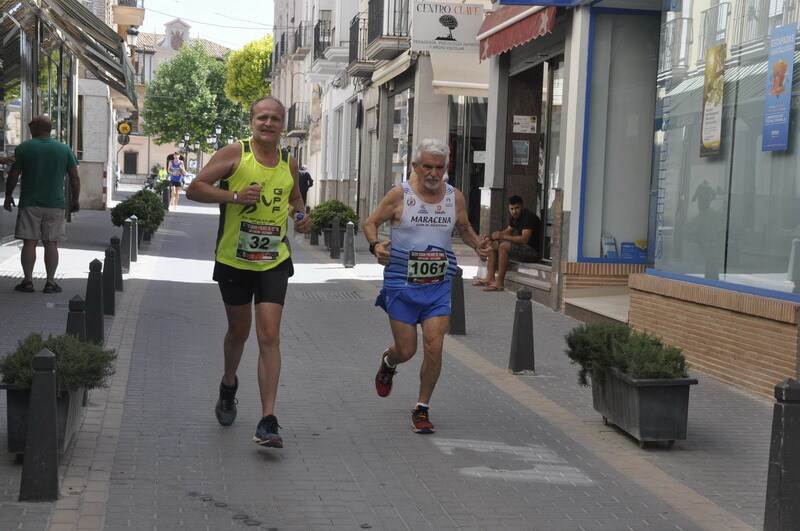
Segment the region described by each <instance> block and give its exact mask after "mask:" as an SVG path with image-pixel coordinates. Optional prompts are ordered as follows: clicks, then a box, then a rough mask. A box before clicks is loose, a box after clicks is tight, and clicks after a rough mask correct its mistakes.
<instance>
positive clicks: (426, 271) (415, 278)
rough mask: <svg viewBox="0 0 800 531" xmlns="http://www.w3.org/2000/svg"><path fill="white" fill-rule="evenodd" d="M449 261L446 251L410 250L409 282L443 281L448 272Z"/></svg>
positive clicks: (429, 282)
mask: <svg viewBox="0 0 800 531" xmlns="http://www.w3.org/2000/svg"><path fill="white" fill-rule="evenodd" d="M447 263H448V262H447V254H445V252H444V251H410V252H409V253H408V282H409V283H411V284H435V283H437V282H442V281H444V276H445V273H447Z"/></svg>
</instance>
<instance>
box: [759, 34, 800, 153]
mask: <svg viewBox="0 0 800 531" xmlns="http://www.w3.org/2000/svg"><path fill="white" fill-rule="evenodd" d="M796 34H797V23H796V22H793V23H791V24H787V25H785V26H779V27H777V28H774V29H773V30H772V32H771V33H770V35H769V62H768V63H767V87H766V95H765V96H764V127H763V131H762V134H763V138H762V140H761V151H783V150H785V149H786V148H787V147H788V146H789V111H790V110H791V103H792V70H793V67H794V47H795V44H794V39H795V35H796Z"/></svg>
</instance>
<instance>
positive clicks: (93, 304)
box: [86, 259, 104, 345]
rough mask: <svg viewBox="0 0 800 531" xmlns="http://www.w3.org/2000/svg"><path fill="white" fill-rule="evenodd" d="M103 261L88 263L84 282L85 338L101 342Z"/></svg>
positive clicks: (102, 336) (99, 343) (102, 335)
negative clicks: (86, 278)
mask: <svg viewBox="0 0 800 531" xmlns="http://www.w3.org/2000/svg"><path fill="white" fill-rule="evenodd" d="M102 268H103V263H102V262H100V260H97V259H95V260H92V261H91V263H90V264H89V280H88V282H87V283H86V340H87V341H91V342H92V343H97V344H98V345H102V344H103V339H104V331H103V325H104V323H103V273H102V272H101V269H102Z"/></svg>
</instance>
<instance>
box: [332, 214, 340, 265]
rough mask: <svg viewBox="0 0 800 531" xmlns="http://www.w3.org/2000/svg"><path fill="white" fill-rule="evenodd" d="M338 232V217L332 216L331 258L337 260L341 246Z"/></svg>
mask: <svg viewBox="0 0 800 531" xmlns="http://www.w3.org/2000/svg"><path fill="white" fill-rule="evenodd" d="M340 239H341V238H340V234H339V217H338V216H337V217H335V218H333V221H332V222H331V258H333V259H335V260H338V259H339V251H340V248H341V246H342V242H341V241H340Z"/></svg>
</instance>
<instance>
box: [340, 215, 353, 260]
mask: <svg viewBox="0 0 800 531" xmlns="http://www.w3.org/2000/svg"><path fill="white" fill-rule="evenodd" d="M355 234H356V226H355V225H353V222H352V221H348V222H347V230H346V231H345V233H344V258H343V260H342V263H343V265H344V266H345V267H355V265H356V238H355Z"/></svg>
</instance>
